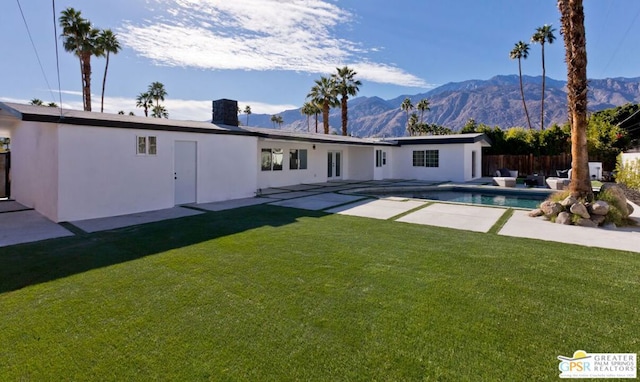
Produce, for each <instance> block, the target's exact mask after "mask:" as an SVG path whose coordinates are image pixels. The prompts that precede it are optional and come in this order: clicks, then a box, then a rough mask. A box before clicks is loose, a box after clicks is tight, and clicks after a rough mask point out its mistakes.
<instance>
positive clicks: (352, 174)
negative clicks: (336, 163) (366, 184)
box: [343, 146, 376, 180]
mask: <svg viewBox="0 0 640 382" xmlns="http://www.w3.org/2000/svg"><path fill="white" fill-rule="evenodd" d="M346 153H347V154H348V155H346V156H345V157H346V158H347V161H346V164H347V165H348V166H347V167H346V171H345V176H344V177H343V179H349V180H372V179H374V171H375V166H376V156H375V150H374V148H373V147H372V146H350V147H349V148H348V149H347V150H346Z"/></svg>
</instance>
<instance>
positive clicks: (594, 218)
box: [591, 214, 606, 225]
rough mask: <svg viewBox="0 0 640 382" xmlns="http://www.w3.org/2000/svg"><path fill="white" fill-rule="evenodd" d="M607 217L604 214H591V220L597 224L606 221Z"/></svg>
mask: <svg viewBox="0 0 640 382" xmlns="http://www.w3.org/2000/svg"><path fill="white" fill-rule="evenodd" d="M605 219H606V217H605V216H604V215H595V214H594V215H591V221H592V222H594V223H595V224H596V225H601V224H602V223H604V221H605Z"/></svg>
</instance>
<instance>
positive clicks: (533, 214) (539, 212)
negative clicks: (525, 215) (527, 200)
mask: <svg viewBox="0 0 640 382" xmlns="http://www.w3.org/2000/svg"><path fill="white" fill-rule="evenodd" d="M542 215H544V212H542V210H541V209H540V208H536V209H535V210H533V211H531V212H529V216H531V217H532V218H537V217H538V216H542Z"/></svg>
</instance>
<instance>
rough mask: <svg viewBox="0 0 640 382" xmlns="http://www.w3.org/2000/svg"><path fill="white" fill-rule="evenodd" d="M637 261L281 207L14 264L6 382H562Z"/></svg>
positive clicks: (118, 233) (636, 310) (612, 311)
mask: <svg viewBox="0 0 640 382" xmlns="http://www.w3.org/2000/svg"><path fill="white" fill-rule="evenodd" d="M639 274H640V256H638V254H635V253H628V252H621V251H614V250H604V249H594V248H585V247H578V246H572V245H564V244H560V243H551V242H550V243H544V242H540V241H535V240H529V239H517V238H509V237H502V236H498V235H495V234H479V233H472V232H464V231H456V230H451V229H445V228H436V227H424V226H419V225H412V224H404V223H399V222H392V221H378V220H371V219H364V218H357V217H349V216H341V215H326V214H323V213H320V212H309V211H301V210H296V209H288V208H278V207H273V206H255V207H249V208H242V209H237V210H232V211H227V212H218V213H207V214H203V215H199V216H194V217H189V218H184V219H179V220H173V221H166V222H161V223H154V224H148V225H144V226H139V227H135V228H129V229H121V230H115V231H111V232H104V233H98V234H91V235H84V236H82V237H72V238H63V239H56V240H49V241H45V242H40V243H34V244H28V245H18V246H13V247H9V248H0V317H2V319H1V320H0V380H2V381H42V380H51V381H57V380H77V381H81V380H82V381H89V380H118V381H135V380H144V381H147V380H178V381H197V380H204V381H206V380H215V381H220V380H249V381H284V380H313V381H316V380H317V381H329V380H330V381H341V380H343V381H355V380H362V381H371V380H380V381H408V380H434V381H435V380H438V381H467V380H468V381H483V380H484V381H494V380H504V381H516V380H536V381H542V380H557V376H558V374H559V371H558V360H557V359H556V357H557V356H558V355H566V356H571V355H572V354H573V352H574V351H575V350H578V349H582V350H586V351H587V352H601V353H606V352H617V353H622V352H625V353H627V352H628V353H640V319H639V317H640V304H639V303H638V301H640V276H639Z"/></svg>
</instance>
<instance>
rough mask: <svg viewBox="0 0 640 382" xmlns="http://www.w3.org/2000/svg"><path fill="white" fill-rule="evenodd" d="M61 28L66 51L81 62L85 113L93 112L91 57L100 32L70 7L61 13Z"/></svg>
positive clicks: (94, 51)
mask: <svg viewBox="0 0 640 382" xmlns="http://www.w3.org/2000/svg"><path fill="white" fill-rule="evenodd" d="M59 22H60V27H61V28H62V35H61V36H62V37H64V50H66V51H67V52H73V53H74V54H75V55H76V56H78V59H79V60H80V76H81V78H82V102H83V106H84V110H85V111H91V56H93V55H94V54H96V53H97V52H98V50H97V49H96V39H97V38H98V34H99V31H98V29H95V28H93V27H92V26H91V23H90V22H89V21H88V20H86V19H84V18H83V17H82V15H81V12H80V11H76V10H75V9H73V8H71V7H69V8H67V9H65V10H64V11H62V12H61V15H60V18H59Z"/></svg>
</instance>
